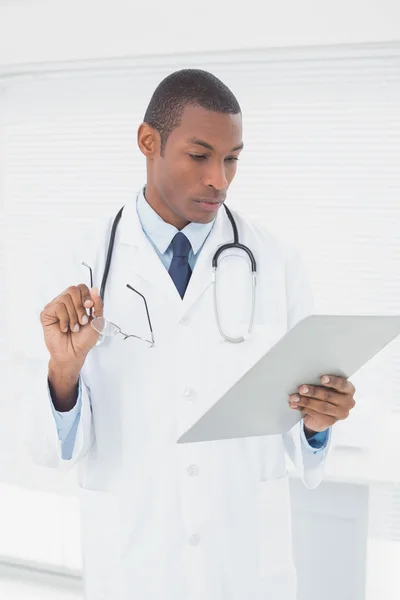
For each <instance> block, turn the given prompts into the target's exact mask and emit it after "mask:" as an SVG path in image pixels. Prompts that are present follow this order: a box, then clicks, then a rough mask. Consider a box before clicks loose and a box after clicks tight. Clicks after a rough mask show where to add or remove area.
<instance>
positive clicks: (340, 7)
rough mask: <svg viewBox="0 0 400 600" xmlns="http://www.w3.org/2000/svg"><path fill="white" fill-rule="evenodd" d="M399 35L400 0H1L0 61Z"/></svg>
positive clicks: (332, 41)
mask: <svg viewBox="0 0 400 600" xmlns="http://www.w3.org/2000/svg"><path fill="white" fill-rule="evenodd" d="M399 39H400V2H399V0H279V1H277V0H231V2H229V3H227V2H225V1H222V0H202V2H200V3H194V4H193V3H192V2H188V1H187V0H153V1H147V0H139V1H138V0H69V1H67V0H0V67H1V66H5V65H16V64H18V63H28V62H47V61H62V60H76V59H94V58H104V57H109V58H111V57H117V56H118V57H121V56H134V55H148V54H161V53H165V52H167V53H172V52H193V51H194V52H196V51H203V52H204V51H206V50H226V49H240V48H265V47H285V46H312V45H325V44H326V45H329V44H348V43H366V42H390V41H395V40H399Z"/></svg>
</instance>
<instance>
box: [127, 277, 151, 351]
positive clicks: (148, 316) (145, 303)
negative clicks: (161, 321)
mask: <svg viewBox="0 0 400 600" xmlns="http://www.w3.org/2000/svg"><path fill="white" fill-rule="evenodd" d="M126 287H127V288H129V289H130V290H132V292H135V293H136V294H138V295H139V296H140V297H141V298H143V301H144V305H145V307H146V313H147V320H148V322H149V327H150V333H151V339H152V341H153V343H154V333H153V326H152V324H151V319H150V313H149V308H148V306H147V301H146V298H145V297H144V296H143V294H141V293H140V292H138V291H137V290H135V288H133V287H132V286H131V285H129V283H127V284H126Z"/></svg>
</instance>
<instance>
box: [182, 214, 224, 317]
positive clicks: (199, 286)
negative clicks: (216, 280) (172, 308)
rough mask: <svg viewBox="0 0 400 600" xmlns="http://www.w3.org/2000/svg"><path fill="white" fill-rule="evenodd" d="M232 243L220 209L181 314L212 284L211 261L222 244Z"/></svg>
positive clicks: (192, 277) (195, 270)
mask: <svg viewBox="0 0 400 600" xmlns="http://www.w3.org/2000/svg"><path fill="white" fill-rule="evenodd" d="M231 241H233V234H232V228H231V225H230V221H229V219H228V217H227V215H226V212H225V209H224V208H223V207H221V208H220V209H219V211H218V213H217V217H216V220H215V223H214V227H213V228H212V230H211V232H210V234H209V236H208V238H207V240H206V242H205V244H204V246H203V248H202V249H201V252H200V255H199V257H198V259H197V262H196V264H195V267H194V269H193V273H192V276H191V278H190V281H189V285H188V287H187V289H186V293H185V296H184V298H183V301H182V313H183V314H184V313H187V312H188V311H189V310H190V308H192V306H193V304H194V303H195V302H196V301H197V300H198V299H199V298H200V296H201V295H202V294H203V292H204V291H205V290H206V289H207V288H208V287H209V286H210V285H211V284H212V281H213V270H212V259H213V256H214V254H215V252H216V251H217V249H218V248H219V246H221V245H222V244H226V243H228V242H231Z"/></svg>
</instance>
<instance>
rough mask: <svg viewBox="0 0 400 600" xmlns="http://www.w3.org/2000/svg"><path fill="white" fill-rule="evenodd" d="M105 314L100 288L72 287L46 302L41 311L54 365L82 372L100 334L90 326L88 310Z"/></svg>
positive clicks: (41, 319)
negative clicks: (91, 309)
mask: <svg viewBox="0 0 400 600" xmlns="http://www.w3.org/2000/svg"><path fill="white" fill-rule="evenodd" d="M87 308H93V309H94V316H95V317H101V316H103V301H102V299H101V298H100V296H99V293H98V290H97V288H93V289H92V290H89V288H88V287H87V286H86V285H84V284H80V285H78V286H71V287H69V288H68V289H66V290H65V291H64V292H62V293H61V294H60V295H59V296H57V297H56V298H54V300H52V301H51V302H49V304H47V305H46V306H45V307H44V309H43V311H42V312H41V314H40V321H41V323H42V327H43V332H44V339H45V343H46V346H47V349H48V351H49V352H50V361H51V363H52V365H53V366H56V367H57V368H59V369H61V370H63V371H65V372H69V373H74V372H76V373H79V371H80V370H81V368H82V366H83V364H84V362H85V360H86V356H87V355H88V353H89V352H90V350H91V349H92V348H93V347H94V346H95V345H96V343H97V341H98V339H99V334H98V333H97V332H96V331H95V330H94V329H93V327H91V325H90V321H91V320H92V317H89V316H88V314H87V312H86V309H87Z"/></svg>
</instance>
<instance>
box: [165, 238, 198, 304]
mask: <svg viewBox="0 0 400 600" xmlns="http://www.w3.org/2000/svg"><path fill="white" fill-rule="evenodd" d="M191 249H192V246H191V244H190V242H189V240H188V239H187V237H186V235H185V234H184V233H182V232H181V231H179V232H178V233H177V234H176V235H175V236H174V238H173V240H172V252H173V258H172V261H171V266H170V268H169V270H168V273H169V274H170V275H171V278H172V281H173V282H174V284H175V286H176V289H177V290H178V292H179V294H180V296H181V298H183V296H184V295H185V292H186V288H187V286H188V283H189V279H190V276H191V274H192V269H191V268H190V265H189V252H190V250H191Z"/></svg>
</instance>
